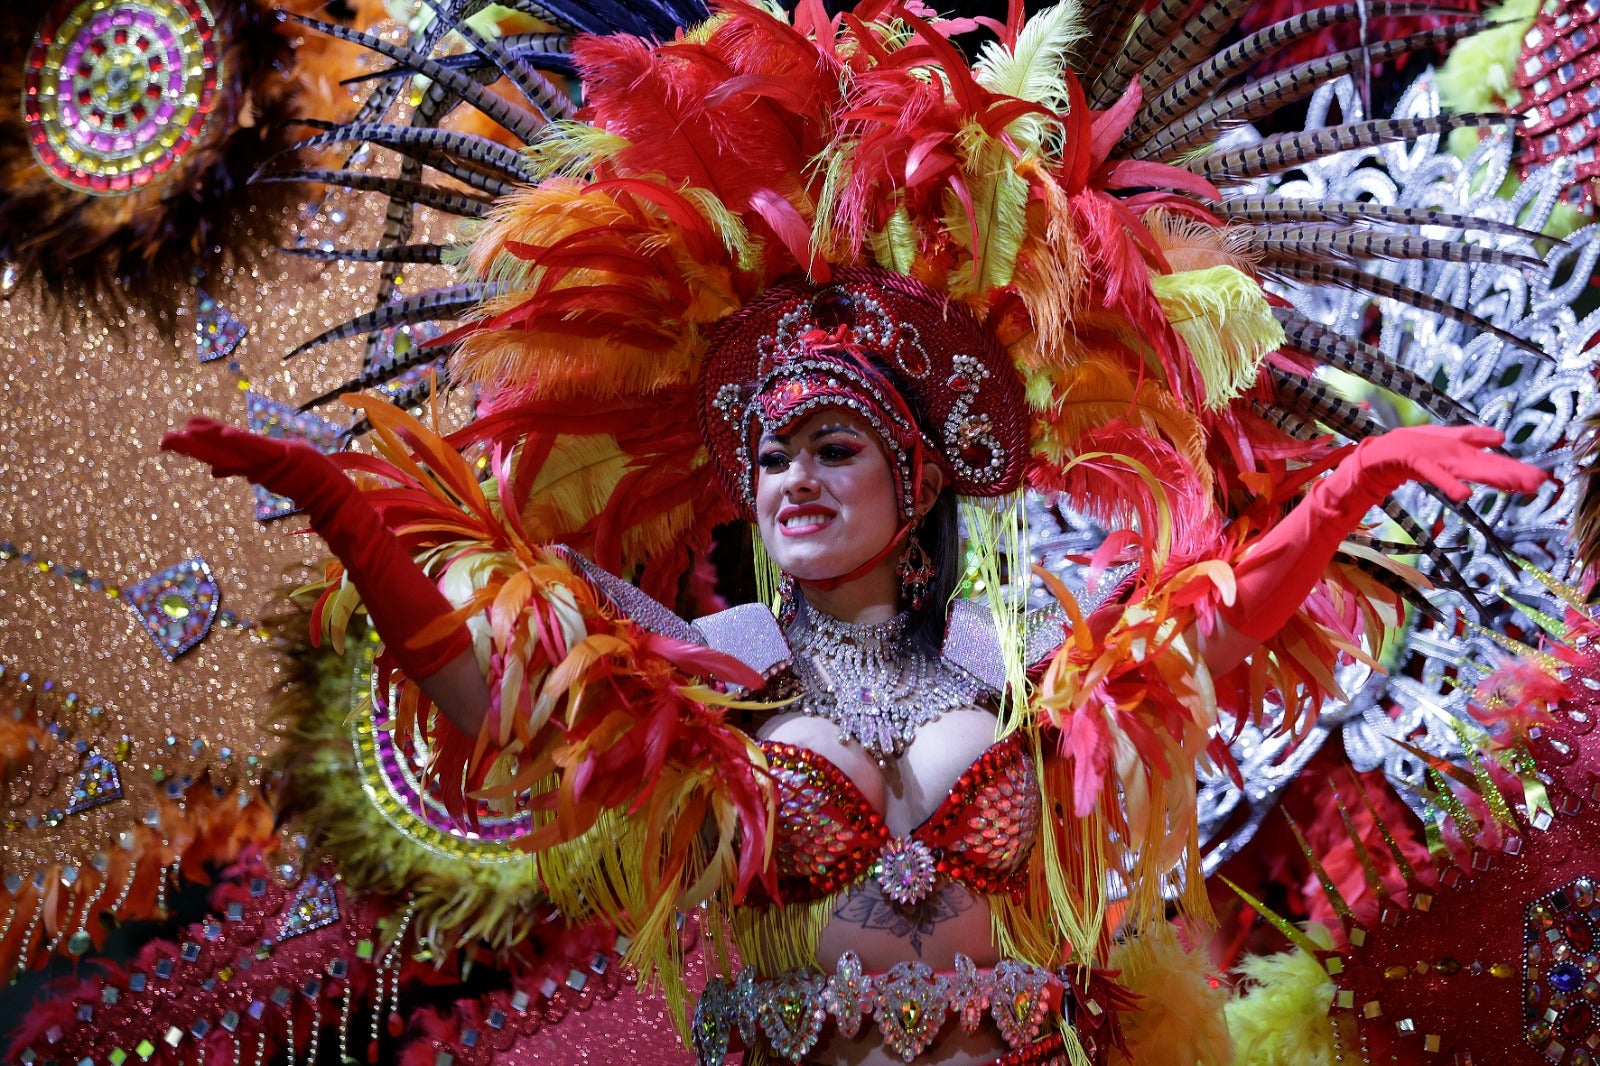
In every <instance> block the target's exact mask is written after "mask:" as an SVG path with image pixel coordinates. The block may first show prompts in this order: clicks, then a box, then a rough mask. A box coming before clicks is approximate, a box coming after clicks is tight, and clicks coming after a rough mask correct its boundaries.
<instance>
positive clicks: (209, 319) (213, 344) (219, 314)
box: [194, 289, 249, 363]
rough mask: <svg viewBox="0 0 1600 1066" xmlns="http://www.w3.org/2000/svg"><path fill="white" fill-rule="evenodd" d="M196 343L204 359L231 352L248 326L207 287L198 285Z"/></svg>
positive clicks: (215, 357) (196, 348) (197, 349)
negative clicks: (234, 315) (212, 294)
mask: <svg viewBox="0 0 1600 1066" xmlns="http://www.w3.org/2000/svg"><path fill="white" fill-rule="evenodd" d="M194 292H195V313H194V344H195V353H196V354H197V355H198V356H199V357H200V361H201V362H202V363H209V362H212V361H213V360H216V359H222V358H225V357H227V356H228V355H231V354H232V353H233V350H234V349H235V348H237V347H239V342H240V341H242V340H244V335H245V334H246V333H248V332H249V328H248V327H247V326H246V325H245V324H244V323H243V322H240V321H239V320H238V319H237V318H235V317H233V315H231V314H230V313H229V312H228V309H227V308H225V307H223V306H222V305H221V304H219V303H217V301H216V300H215V299H214V298H213V297H212V296H211V294H210V293H208V292H206V290H204V289H195V291H194Z"/></svg>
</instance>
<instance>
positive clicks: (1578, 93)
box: [1516, 0, 1600, 205]
mask: <svg viewBox="0 0 1600 1066" xmlns="http://www.w3.org/2000/svg"><path fill="white" fill-rule="evenodd" d="M1516 84H1517V88H1518V89H1520V90H1521V91H1522V107H1523V125H1522V128H1521V130H1520V133H1521V136H1522V140H1523V146H1522V166H1523V171H1524V173H1526V172H1527V171H1529V170H1532V169H1534V168H1537V167H1541V166H1545V165H1548V164H1549V163H1551V162H1553V161H1554V160H1556V159H1560V158H1567V159H1571V160H1572V162H1573V165H1574V178H1575V180H1574V181H1573V183H1572V184H1571V185H1569V186H1567V190H1566V193H1565V194H1564V195H1565V196H1566V198H1567V199H1568V200H1569V201H1570V202H1572V203H1574V204H1580V205H1581V204H1582V203H1583V201H1584V200H1585V199H1586V198H1587V199H1589V200H1591V201H1592V200H1593V199H1594V196H1595V184H1594V183H1595V179H1596V178H1600V160H1597V159H1596V149H1597V146H1600V0H1579V2H1578V3H1558V4H1546V5H1544V8H1543V10H1542V11H1541V12H1540V13H1539V17H1538V20H1537V21H1535V22H1534V24H1533V27H1532V28H1531V29H1529V30H1528V32H1527V34H1526V35H1524V37H1523V39H1522V56H1521V58H1520V59H1518V61H1517V72H1516Z"/></svg>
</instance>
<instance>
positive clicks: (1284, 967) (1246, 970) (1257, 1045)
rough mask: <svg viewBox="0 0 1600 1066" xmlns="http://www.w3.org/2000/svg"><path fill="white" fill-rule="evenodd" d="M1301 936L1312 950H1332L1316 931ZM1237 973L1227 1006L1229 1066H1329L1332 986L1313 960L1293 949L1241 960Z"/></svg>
mask: <svg viewBox="0 0 1600 1066" xmlns="http://www.w3.org/2000/svg"><path fill="white" fill-rule="evenodd" d="M1305 931H1306V934H1307V935H1308V936H1309V937H1310V938H1311V940H1312V941H1313V942H1314V943H1315V944H1316V945H1317V946H1318V947H1321V948H1322V949H1324V950H1326V949H1328V948H1331V947H1332V946H1333V936H1332V935H1331V934H1330V933H1329V932H1328V930H1326V929H1324V928H1323V927H1322V926H1320V925H1308V926H1306V929H1305ZM1239 972H1240V974H1241V975H1242V976H1243V977H1244V978H1245V982H1246V984H1244V985H1241V989H1242V991H1241V994H1239V995H1237V996H1236V997H1235V998H1234V1000H1233V1002H1232V1003H1229V1004H1228V1028H1229V1029H1230V1030H1231V1031H1232V1034H1233V1042H1234V1049H1235V1050H1234V1059H1233V1062H1234V1066H1332V1064H1333V1062H1334V1044H1333V1037H1334V1033H1333V1023H1332V1022H1331V1021H1330V1020H1329V1017H1328V1009H1329V1008H1330V1007H1332V1006H1333V994H1334V984H1333V981H1332V979H1330V978H1329V977H1328V973H1327V971H1326V970H1325V969H1323V966H1322V964H1321V963H1320V962H1318V961H1317V959H1316V956H1314V955H1311V954H1309V953H1307V952H1306V951H1303V950H1301V949H1299V948H1296V949H1295V950H1293V951H1289V952H1285V953H1283V954H1281V955H1269V956H1263V957H1256V958H1250V959H1247V960H1246V961H1245V963H1244V964H1243V965H1242V966H1240V967H1239Z"/></svg>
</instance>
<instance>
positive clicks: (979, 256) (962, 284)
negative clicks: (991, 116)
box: [944, 126, 1028, 298]
mask: <svg viewBox="0 0 1600 1066" xmlns="http://www.w3.org/2000/svg"><path fill="white" fill-rule="evenodd" d="M961 140H962V142H963V143H962V149H963V152H964V154H965V155H966V160H967V166H966V170H967V174H966V185H967V190H968V192H969V193H970V195H971V196H972V212H971V214H970V215H969V214H968V212H967V209H966V205H965V204H963V203H962V202H961V200H960V199H959V198H958V197H957V196H956V195H955V193H954V192H946V193H945V217H944V224H945V229H946V231H947V232H948V233H949V235H950V239H951V240H952V241H953V242H954V243H955V244H956V246H957V247H959V248H962V249H964V250H965V251H966V252H967V255H968V256H969V257H970V261H969V262H968V263H964V264H961V265H960V266H958V267H957V268H956V269H955V270H954V271H952V272H951V276H950V291H951V292H952V293H953V294H954V295H956V296H958V297H968V298H970V297H981V296H983V295H984V294H985V293H987V292H988V291H989V290H990V289H993V288H996V287H998V286H1001V285H1007V284H1010V282H1011V276H1012V273H1013V272H1014V271H1015V269H1016V265H1017V253H1018V252H1019V251H1020V250H1021V248H1022V242H1023V238H1024V237H1025V236H1026V235H1027V229H1028V182H1027V179H1025V178H1023V177H1021V176H1020V175H1019V174H1017V172H1016V171H1015V170H1014V169H1012V165H1011V164H1012V156H1011V153H1010V151H1009V150H1007V148H1006V147H1005V145H1003V144H1001V143H1000V142H999V141H997V140H995V139H994V138H992V137H990V136H989V135H988V134H986V133H984V132H983V130H981V129H980V128H978V127H976V126H970V127H968V128H967V129H966V130H964V131H962V138H961ZM974 236H976V238H977V239H976V242H974V239H973V238H974Z"/></svg>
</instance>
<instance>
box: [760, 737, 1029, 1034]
mask: <svg viewBox="0 0 1600 1066" xmlns="http://www.w3.org/2000/svg"><path fill="white" fill-rule="evenodd" d="M994 734H995V717H994V715H993V714H991V713H990V712H988V711H985V710H981V709H979V708H976V707H969V708H963V709H960V710H955V711H950V712H949V713H947V714H944V715H941V716H940V717H939V718H937V719H935V720H934V721H932V722H929V723H928V724H927V725H925V726H923V727H922V729H921V730H920V731H919V732H918V733H917V738H916V740H915V741H913V742H912V744H911V746H910V747H909V748H908V749H907V750H906V752H905V754H904V755H902V756H901V757H900V758H899V759H897V760H895V761H894V762H893V763H891V764H890V765H889V766H887V767H880V766H879V765H878V763H877V761H876V760H875V759H874V758H873V757H872V756H870V755H868V754H867V753H866V752H865V751H864V750H862V748H861V746H860V745H859V744H856V743H842V742H841V741H840V740H839V729H838V727H837V726H836V725H834V724H833V723H832V722H830V721H828V720H827V719H825V718H816V717H811V716H807V715H800V714H779V715H776V716H774V717H773V718H771V719H769V720H768V721H767V722H766V723H765V724H764V725H763V726H762V728H761V729H760V730H759V735H760V737H761V739H763V740H774V741H779V742H781V743H784V744H793V745H795V746H797V747H802V748H807V749H809V750H811V751H814V752H816V753H817V754H818V755H820V756H822V757H823V758H825V759H827V760H828V761H829V762H831V763H833V764H834V765H835V766H837V767H838V768H839V769H840V770H841V771H843V773H844V774H845V775H846V776H847V777H849V778H850V780H851V781H853V782H854V783H855V785H856V787H857V788H859V789H860V790H861V794H862V796H864V797H865V798H866V800H867V802H869V803H871V804H872V805H873V807H874V808H876V809H877V810H878V811H879V812H880V814H881V815H882V816H883V819H884V822H885V823H886V824H887V825H888V827H889V831H890V832H891V833H893V834H894V835H895V836H903V835H905V834H908V833H910V832H911V831H912V830H913V829H915V828H916V827H917V826H919V825H921V824H922V822H923V821H924V820H926V819H927V817H928V816H929V815H930V814H932V813H933V812H934V811H935V810H936V809H937V808H938V806H939V804H941V803H943V802H944V799H945V796H947V795H948V794H949V792H950V788H951V786H953V785H954V784H955V783H956V780H957V779H958V778H960V777H961V775H962V774H963V773H965V772H966V771H967V769H968V767H970V766H971V765H972V763H973V762H974V761H975V760H976V759H977V758H978V756H980V755H982V754H983V752H984V751H985V750H986V749H987V748H989V746H990V745H992V744H993V743H994V739H995V736H994ZM845 951H854V952H855V953H856V955H857V956H858V957H859V958H860V959H861V966H862V969H863V970H865V971H866V972H868V973H883V972H885V971H886V970H888V969H889V968H890V967H892V966H894V965H895V964H896V963H900V962H923V963H926V964H927V965H929V966H931V967H933V968H934V969H935V970H951V969H953V968H954V963H955V956H956V954H957V953H960V954H963V955H966V956H967V957H968V958H970V959H971V960H972V961H973V962H974V963H975V964H976V965H977V966H979V967H990V966H993V965H994V964H995V963H997V962H999V961H1000V956H999V953H998V951H997V949H996V948H995V943H994V927H993V922H992V920H991V918H990V914H989V902H988V900H987V899H986V898H985V897H984V896H982V895H979V894H977V893H974V892H972V891H970V890H968V889H967V888H966V887H964V886H962V885H959V884H956V883H954V882H951V881H943V882H941V883H940V885H939V886H938V888H937V889H936V890H935V891H934V893H933V894H932V895H931V896H929V897H928V898H927V899H926V900H923V901H922V902H921V903H920V904H917V905H915V906H913V907H901V906H897V905H895V904H892V903H890V902H889V901H888V900H886V899H884V897H883V894H882V892H881V891H880V890H879V888H878V885H877V882H875V881H873V880H872V879H871V878H868V879H865V880H863V881H860V882H858V883H857V884H856V885H855V886H854V888H852V889H851V890H850V891H849V892H848V893H847V894H846V895H844V896H842V897H840V900H839V902H838V903H837V904H836V905H835V906H834V912H833V916H832V918H831V919H830V921H829V922H828V924H827V925H826V926H825V927H824V928H823V930H822V935H821V937H820V938H819V939H818V941H817V957H816V962H817V966H818V967H819V968H820V969H822V971H823V972H824V973H829V974H831V973H833V971H834V969H835V968H836V967H837V966H838V962H839V956H840V955H842V954H843V953H844V952H845ZM1005 1051H1006V1045H1005V1042H1004V1041H1003V1040H1002V1039H1001V1038H1000V1034H999V1033H998V1032H997V1031H996V1030H995V1029H994V1028H993V1026H990V1025H984V1026H981V1027H979V1029H978V1031H977V1032H975V1033H964V1032H962V1031H961V1029H960V1027H959V1026H955V1025H953V1024H947V1025H946V1027H945V1028H944V1029H943V1030H942V1031H941V1032H940V1035H939V1039H938V1040H936V1041H935V1042H934V1044H933V1045H932V1046H931V1047H929V1048H928V1050H927V1051H925V1052H924V1053H923V1054H922V1055H921V1056H919V1057H918V1058H917V1060H916V1061H917V1062H919V1063H938V1064H940V1066H976V1064H978V1063H984V1062H988V1061H989V1060H990V1059H993V1058H995V1057H996V1056H998V1055H1001V1054H1003V1053H1004V1052H1005ZM807 1062H808V1063H814V1064H816V1066H847V1064H848V1066H903V1060H902V1059H901V1058H900V1057H899V1056H898V1055H896V1054H894V1053H893V1052H891V1051H890V1050H889V1049H888V1048H886V1047H884V1046H883V1042H882V1039H881V1036H880V1034H879V1032H878V1029H877V1027H876V1026H875V1025H873V1024H872V1022H871V1021H870V1019H869V1020H868V1021H867V1022H866V1023H865V1024H864V1025H863V1027H862V1032H861V1033H859V1034H857V1036H856V1037H855V1038H854V1039H852V1040H845V1039H843V1038H842V1037H840V1036H839V1035H838V1034H837V1033H835V1032H833V1031H831V1030H829V1031H828V1033H827V1034H826V1036H825V1038H824V1039H823V1041H822V1042H821V1043H819V1044H818V1046H817V1047H816V1049H814V1050H813V1051H812V1053H811V1055H810V1056H809V1057H808V1058H807Z"/></svg>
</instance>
